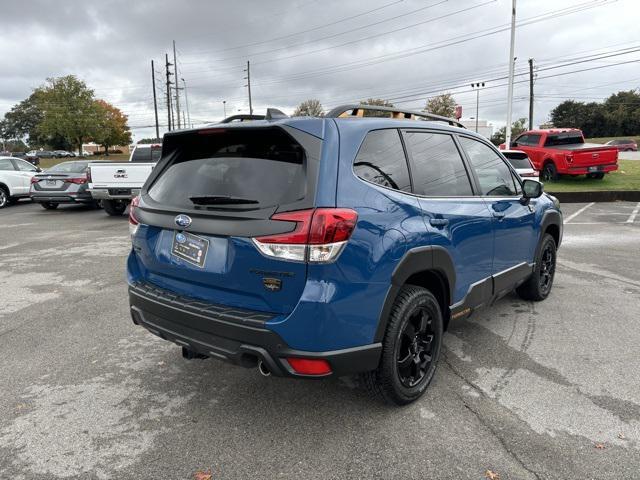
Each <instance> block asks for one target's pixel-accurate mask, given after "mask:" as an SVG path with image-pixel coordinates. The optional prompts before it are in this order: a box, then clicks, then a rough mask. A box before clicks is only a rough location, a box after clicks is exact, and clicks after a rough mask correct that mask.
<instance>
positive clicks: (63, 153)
mask: <svg viewBox="0 0 640 480" xmlns="http://www.w3.org/2000/svg"><path fill="white" fill-rule="evenodd" d="M51 153H53V156H54V157H55V158H68V157H75V156H76V154H75V153H71V152H68V151H66V150H54V151H53V152H51Z"/></svg>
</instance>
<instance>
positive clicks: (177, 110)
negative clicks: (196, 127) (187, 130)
mask: <svg viewBox="0 0 640 480" xmlns="http://www.w3.org/2000/svg"><path fill="white" fill-rule="evenodd" d="M173 73H174V74H175V77H174V78H175V79H176V113H177V115H178V130H180V92H179V91H178V90H179V88H178V61H177V60H176V41H175V40H174V41H173Z"/></svg>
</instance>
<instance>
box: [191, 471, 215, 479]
mask: <svg viewBox="0 0 640 480" xmlns="http://www.w3.org/2000/svg"><path fill="white" fill-rule="evenodd" d="M193 479H194V480H211V470H207V471H206V472H205V471H203V470H198V471H197V472H196V473H195V474H194V475H193Z"/></svg>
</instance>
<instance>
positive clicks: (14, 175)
mask: <svg viewBox="0 0 640 480" xmlns="http://www.w3.org/2000/svg"><path fill="white" fill-rule="evenodd" d="M0 178H1V179H2V182H3V183H6V184H7V186H8V187H9V193H10V194H11V195H20V194H23V193H25V191H24V185H23V183H22V177H21V175H20V172H18V170H17V169H16V167H15V166H14V164H13V161H12V160H11V159H10V158H8V157H5V158H0Z"/></svg>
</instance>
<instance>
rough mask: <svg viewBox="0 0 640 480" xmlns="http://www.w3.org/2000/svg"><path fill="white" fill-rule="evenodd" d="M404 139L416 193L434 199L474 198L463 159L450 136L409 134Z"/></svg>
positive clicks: (424, 133) (427, 133)
mask: <svg viewBox="0 0 640 480" xmlns="http://www.w3.org/2000/svg"><path fill="white" fill-rule="evenodd" d="M404 138H405V142H406V145H407V149H408V150H409V152H410V153H411V160H412V163H411V168H412V173H413V181H414V190H415V193H417V194H419V195H424V196H435V197H458V196H469V195H473V191H472V190H471V182H470V181H469V177H468V175H467V171H466V169H465V168H464V163H463V162H462V157H461V156H460V152H458V149H457V148H456V145H455V143H454V141H453V138H452V137H451V135H445V134H441V133H431V132H407V133H405V134H404Z"/></svg>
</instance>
